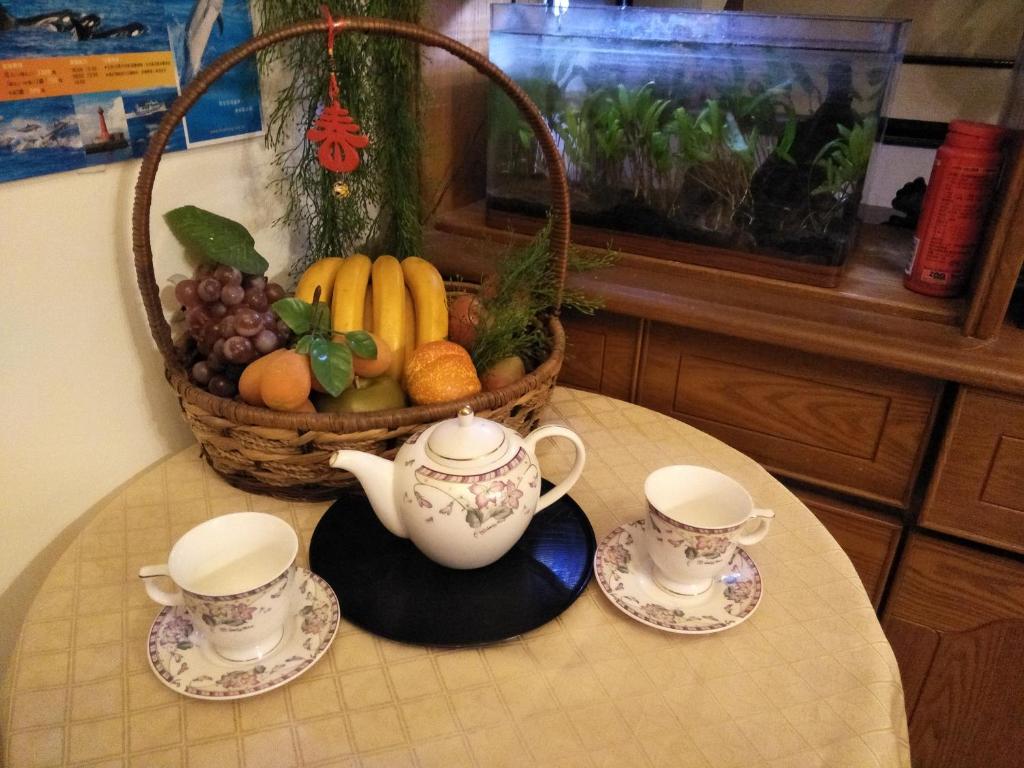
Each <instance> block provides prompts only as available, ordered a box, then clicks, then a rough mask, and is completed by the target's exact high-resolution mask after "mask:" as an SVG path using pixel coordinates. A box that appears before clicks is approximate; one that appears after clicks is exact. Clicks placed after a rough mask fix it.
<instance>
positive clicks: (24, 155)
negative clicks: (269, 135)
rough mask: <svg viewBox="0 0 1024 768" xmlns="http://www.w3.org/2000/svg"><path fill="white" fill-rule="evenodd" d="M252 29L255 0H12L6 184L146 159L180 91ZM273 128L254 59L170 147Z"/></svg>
mask: <svg viewBox="0 0 1024 768" xmlns="http://www.w3.org/2000/svg"><path fill="white" fill-rule="evenodd" d="M252 34H253V31H252V18H251V16H250V15H249V4H248V0H133V2H130V3H128V2H123V1H122V0H2V2H0V182H4V181H12V180H14V179H23V178H27V177H29V176H38V175H41V174H46V173H56V172H58V171H68V170H74V169H76V168H82V167H85V166H89V165H98V164H102V163H110V162H115V161H118V160H127V159H129V158H133V157H141V156H142V155H143V154H145V151H146V145H147V143H148V141H149V136H150V135H152V133H153V132H154V131H155V130H156V127H157V125H159V123H160V120H161V119H162V118H163V116H164V113H165V112H166V111H167V108H168V106H169V105H170V103H171V102H172V101H173V100H174V99H175V97H176V96H177V95H178V93H179V91H180V89H181V88H182V87H183V86H185V85H187V84H188V83H189V82H190V81H191V80H192V78H193V77H194V76H195V73H196V72H198V71H199V69H201V68H202V67H203V66H206V65H207V64H209V63H210V62H211V61H213V59H215V58H216V57H217V56H219V55H221V54H222V53H224V52H225V51H227V50H229V49H231V48H233V47H235V46H236V45H238V44H239V43H241V42H243V41H245V40H247V39H248V38H250V37H252ZM262 130H263V119H262V113H261V111H260V98H259V76H258V74H257V71H256V62H255V60H254V59H247V60H246V61H243V62H242V63H241V64H238V65H237V66H236V67H234V68H233V69H231V70H230V71H229V72H228V73H227V74H225V75H224V76H223V77H221V78H220V79H219V80H217V81H216V82H215V83H213V84H212V85H211V86H210V88H209V90H207V92H206V93H205V94H203V96H202V97H201V98H200V99H199V101H198V102H197V103H196V104H195V105H194V106H193V107H192V109H190V110H189V111H188V113H187V115H186V116H185V120H184V121H183V123H182V124H181V125H179V126H178V127H177V128H176V129H175V131H174V133H173V134H172V135H171V138H170V140H169V142H168V144H167V151H172V150H180V149H186V148H189V147H195V146H201V145H203V144H208V143H211V142H216V141H222V140H225V139H231V138H238V137H242V136H250V135H253V134H259V133H262Z"/></svg>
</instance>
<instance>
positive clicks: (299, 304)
mask: <svg viewBox="0 0 1024 768" xmlns="http://www.w3.org/2000/svg"><path fill="white" fill-rule="evenodd" d="M271 309H273V310H274V311H275V312H277V316H278V317H280V318H281V319H282V320H284V322H285V325H287V326H288V327H289V328H291V329H292V331H293V332H294V333H296V334H299V335H301V334H303V333H309V329H310V328H312V327H313V306H312V305H311V304H310V303H309V302H308V301H303V300H302V299H293V298H288V299H278V300H277V301H275V302H274V303H273V304H272V305H271Z"/></svg>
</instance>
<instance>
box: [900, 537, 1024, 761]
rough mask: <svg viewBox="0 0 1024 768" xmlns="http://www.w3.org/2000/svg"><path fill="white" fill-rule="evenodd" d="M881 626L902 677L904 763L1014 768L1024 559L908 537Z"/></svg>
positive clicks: (1019, 742) (1020, 732) (1022, 734)
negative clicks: (906, 737) (906, 734)
mask: <svg viewBox="0 0 1024 768" xmlns="http://www.w3.org/2000/svg"><path fill="white" fill-rule="evenodd" d="M882 626H883V628H884V629H885V632H886V635H887V636H888V638H889V642H890V643H891V644H892V648H893V651H894V652H895V654H896V660H897V662H898V664H899V666H900V673H901V676H902V678H903V690H904V695H905V697H906V704H907V717H908V720H909V723H910V742H911V755H912V757H913V761H914V765H916V766H922V767H924V768H945V767H946V766H949V768H958V767H959V766H969V765H984V766H987V767H989V768H992V767H995V766H1006V768H1009V766H1018V765H1020V756H1021V754H1022V753H1024V729H1022V728H1021V722H1024V691H1022V688H1021V686H1022V683H1021V681H1022V680H1024V563H1021V562H1020V561H1017V560H1014V559H1012V558H1007V557H1002V556H999V555H994V554H989V553H987V552H979V551H976V550H973V549H970V548H967V547H965V546H961V545H959V544H955V543H949V542H944V541H940V540H938V539H934V538H932V537H930V536H927V535H923V534H913V535H911V536H910V538H909V541H908V543H907V547H906V549H905V551H904V553H903V556H902V558H901V561H900V565H899V569H898V571H897V575H896V579H895V582H894V585H893V589H892V594H891V596H890V598H889V602H888V605H887V607H886V610H885V616H884V619H883V623H882Z"/></svg>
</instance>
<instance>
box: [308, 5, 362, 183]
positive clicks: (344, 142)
mask: <svg viewBox="0 0 1024 768" xmlns="http://www.w3.org/2000/svg"><path fill="white" fill-rule="evenodd" d="M321 11H322V12H323V14H324V17H325V18H326V19H327V55H328V57H329V58H330V61H331V64H332V67H333V64H334V29H335V22H334V19H332V18H331V12H330V10H329V9H328V8H327V6H326V5H324V6H321ZM338 94H339V89H338V79H337V77H336V76H335V74H334V72H333V71H332V72H331V79H330V82H329V84H328V88H327V96H328V99H329V101H328V103H327V104H326V105H325V106H324V108H323V109H322V110H320V114H319V115H318V116H317V118H316V121H315V122H314V123H313V125H312V127H311V128H310V129H309V130H307V131H306V138H307V139H309V140H310V141H312V142H313V143H315V144H320V150H319V152H318V153H317V159H318V160H319V161H320V165H322V166H323V167H324V168H326V169H327V170H328V171H333V172H335V173H351V172H352V171H354V170H355V169H356V168H358V167H359V161H360V158H359V150H360V149H362V148H363V147H365V146H367V145H368V144H369V143H370V137H369V136H367V135H365V134H363V133H360V130H362V129H361V128H360V127H359V124H358V123H356V121H355V120H354V119H352V116H351V115H349V113H348V110H347V109H345V108H344V107H343V106H341V104H340V103H339V102H338Z"/></svg>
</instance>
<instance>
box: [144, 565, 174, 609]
mask: <svg viewBox="0 0 1024 768" xmlns="http://www.w3.org/2000/svg"><path fill="white" fill-rule="evenodd" d="M153 576H170V573H169V572H168V569H167V564H166V563H164V564H163V565H144V566H142V567H141V568H139V578H140V579H143V580H144V581H145V582H146V594H147V595H149V596H150V597H151V598H152V599H153V600H155V601H156V602H158V603H160V605H183V604H184V603H185V596H184V595H183V594H181V590H180V589H179V590H175V591H174V592H167V591H165V590H163V589H160V587H158V586H157V585H156V583H155V582H153V581H151V580H150V579H151V578H152V577H153Z"/></svg>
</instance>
